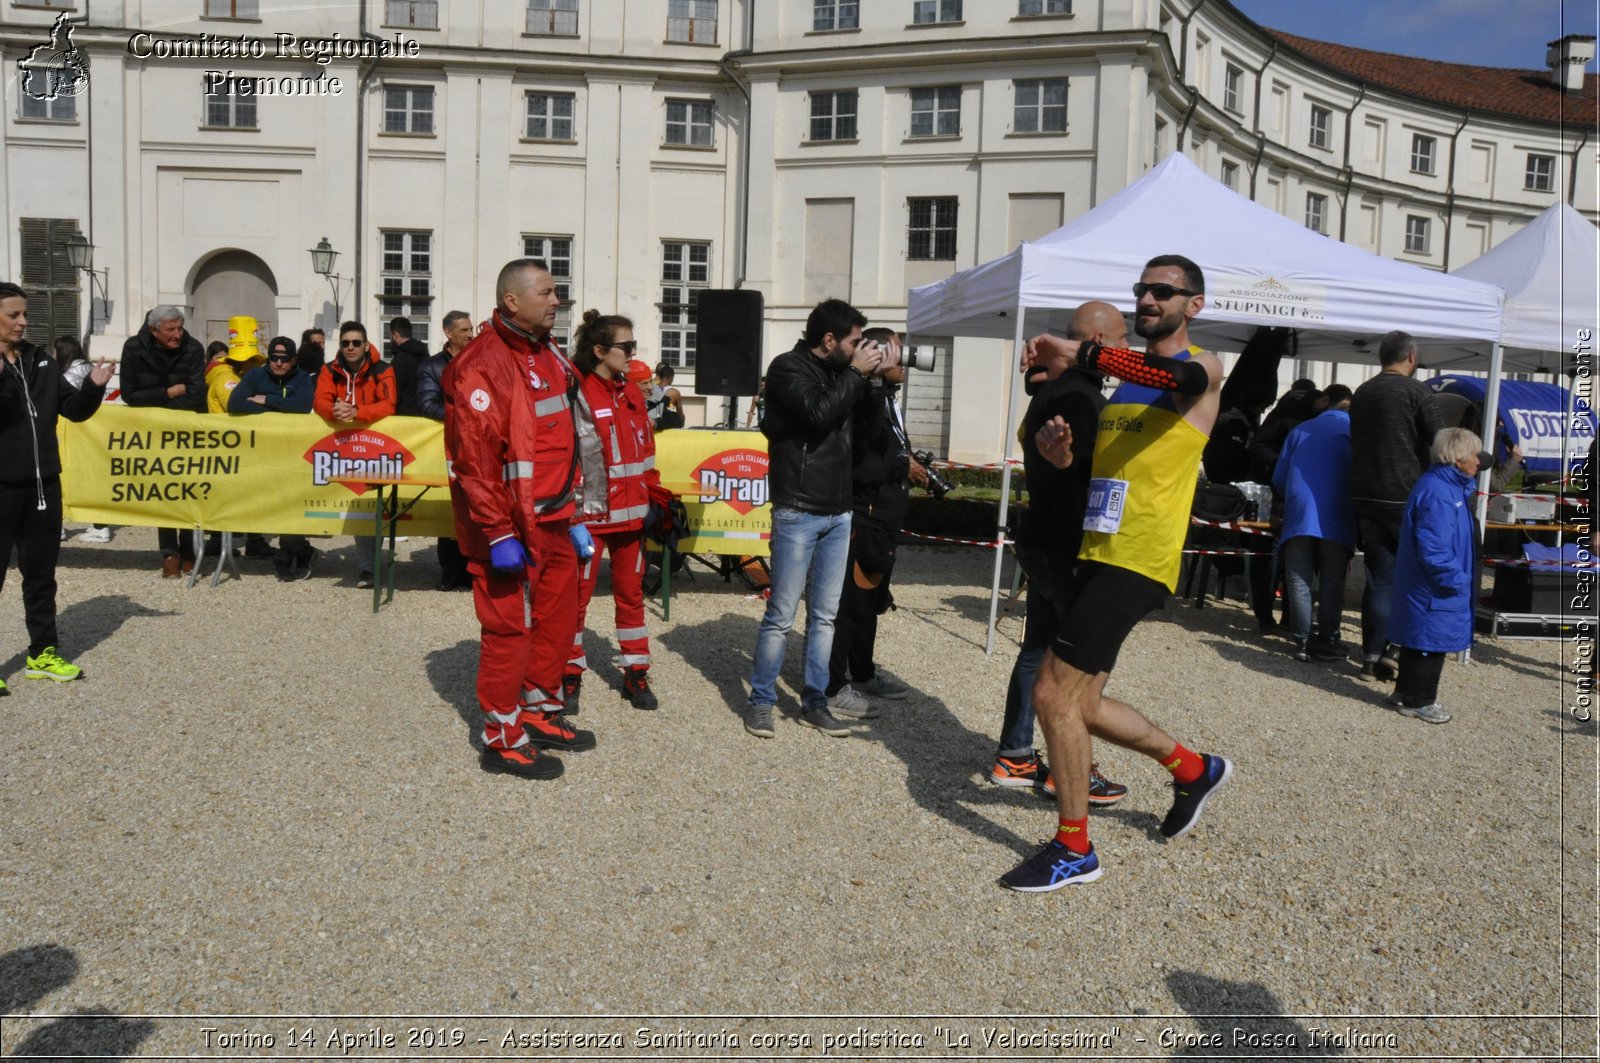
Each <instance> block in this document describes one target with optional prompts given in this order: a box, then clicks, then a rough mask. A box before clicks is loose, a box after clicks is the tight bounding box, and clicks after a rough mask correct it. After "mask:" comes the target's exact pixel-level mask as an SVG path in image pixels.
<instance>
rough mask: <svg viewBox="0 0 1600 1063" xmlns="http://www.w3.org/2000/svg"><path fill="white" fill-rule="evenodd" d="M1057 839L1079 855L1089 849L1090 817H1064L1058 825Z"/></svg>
mask: <svg viewBox="0 0 1600 1063" xmlns="http://www.w3.org/2000/svg"><path fill="white" fill-rule="evenodd" d="M1056 841H1058V842H1060V843H1061V844H1062V845H1065V846H1066V847H1067V848H1068V849H1071V850H1072V851H1073V852H1075V853H1077V854H1078V855H1079V856H1082V855H1084V854H1085V853H1087V852H1088V851H1089V817H1088V816H1084V817H1083V818H1082V819H1064V820H1062V821H1061V822H1060V823H1058V824H1057V825H1056Z"/></svg>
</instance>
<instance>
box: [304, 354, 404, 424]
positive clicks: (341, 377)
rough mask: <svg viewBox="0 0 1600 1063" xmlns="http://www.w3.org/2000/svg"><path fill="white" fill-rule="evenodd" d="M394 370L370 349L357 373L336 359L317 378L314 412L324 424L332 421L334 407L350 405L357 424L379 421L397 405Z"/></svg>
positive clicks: (338, 358)
mask: <svg viewBox="0 0 1600 1063" xmlns="http://www.w3.org/2000/svg"><path fill="white" fill-rule="evenodd" d="M398 394H399V393H398V392H397V391H396V390H395V383H394V370H392V369H390V368H389V365H388V363H387V362H385V361H384V360H383V359H382V358H380V357H378V350H377V348H376V347H373V346H372V345H371V344H368V345H367V359H366V361H364V362H362V363H361V365H360V367H359V368H357V369H356V371H355V372H354V373H351V372H350V371H349V370H347V369H346V368H345V367H344V360H343V358H340V357H337V356H336V357H335V358H334V359H333V361H331V362H329V363H328V365H327V366H326V367H325V368H324V369H323V371H322V372H320V373H318V374H317V393H316V396H315V397H314V398H313V399H312V401H311V408H312V409H313V410H315V411H316V412H317V414H318V416H320V417H321V418H322V419H323V420H325V421H331V420H333V404H334V403H335V402H339V401H343V402H348V403H350V404H351V405H352V406H354V407H355V408H356V420H358V421H361V422H363V423H365V424H371V423H372V422H373V421H376V420H377V419H378V418H380V417H387V416H389V415H390V414H392V413H394V411H395V405H396V403H397V401H398Z"/></svg>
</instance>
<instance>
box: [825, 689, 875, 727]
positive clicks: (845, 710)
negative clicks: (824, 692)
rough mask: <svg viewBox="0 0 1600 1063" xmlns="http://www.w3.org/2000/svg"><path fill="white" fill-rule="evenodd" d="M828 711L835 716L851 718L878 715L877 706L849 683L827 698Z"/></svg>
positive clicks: (857, 718)
mask: <svg viewBox="0 0 1600 1063" xmlns="http://www.w3.org/2000/svg"><path fill="white" fill-rule="evenodd" d="M828 711H829V712H831V713H833V714H834V715H835V716H844V717H847V718H849V719H852V720H870V719H872V718H873V717H874V716H876V715H878V707H877V706H876V705H874V704H873V703H872V702H870V701H868V700H867V699H866V698H865V697H863V696H862V694H861V692H860V691H859V690H857V689H856V688H855V687H853V686H851V685H850V684H849V683H846V684H845V685H844V686H842V687H840V688H839V693H837V694H835V695H833V697H831V698H829V699H828Z"/></svg>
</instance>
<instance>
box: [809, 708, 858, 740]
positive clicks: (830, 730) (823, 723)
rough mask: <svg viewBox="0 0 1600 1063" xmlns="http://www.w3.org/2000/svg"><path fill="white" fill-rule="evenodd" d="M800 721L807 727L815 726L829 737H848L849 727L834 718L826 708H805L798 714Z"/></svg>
mask: <svg viewBox="0 0 1600 1063" xmlns="http://www.w3.org/2000/svg"><path fill="white" fill-rule="evenodd" d="M800 722H801V723H803V724H805V725H806V726H807V727H812V728H815V729H816V730H818V731H821V732H822V733H823V734H825V735H828V736H829V737H831V738H849V737H850V728H848V727H846V726H845V725H844V724H842V723H840V722H839V721H838V720H836V719H834V717H833V713H831V712H829V711H828V710H827V709H826V708H821V709H807V710H806V711H805V712H802V713H801V714H800Z"/></svg>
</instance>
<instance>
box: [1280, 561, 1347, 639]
mask: <svg viewBox="0 0 1600 1063" xmlns="http://www.w3.org/2000/svg"><path fill="white" fill-rule="evenodd" d="M1349 563H1350V551H1349V550H1348V549H1346V548H1345V545H1344V544H1343V543H1339V542H1335V541H1334V540H1332V539H1319V538H1317V537H1316V536H1314V535H1296V536H1295V537H1294V538H1293V539H1290V540H1289V541H1288V542H1286V543H1284V544H1283V584H1284V594H1285V597H1286V598H1287V600H1288V606H1289V634H1290V635H1291V636H1292V637H1293V638H1295V639H1297V640H1305V639H1309V638H1311V635H1312V629H1311V585H1312V583H1313V582H1316V581H1317V580H1318V579H1319V578H1320V587H1319V588H1318V596H1317V626H1316V637H1317V641H1318V642H1335V641H1337V640H1338V638H1339V618H1340V616H1341V615H1343V613H1344V574H1345V566H1347V565H1348V564H1349Z"/></svg>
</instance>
